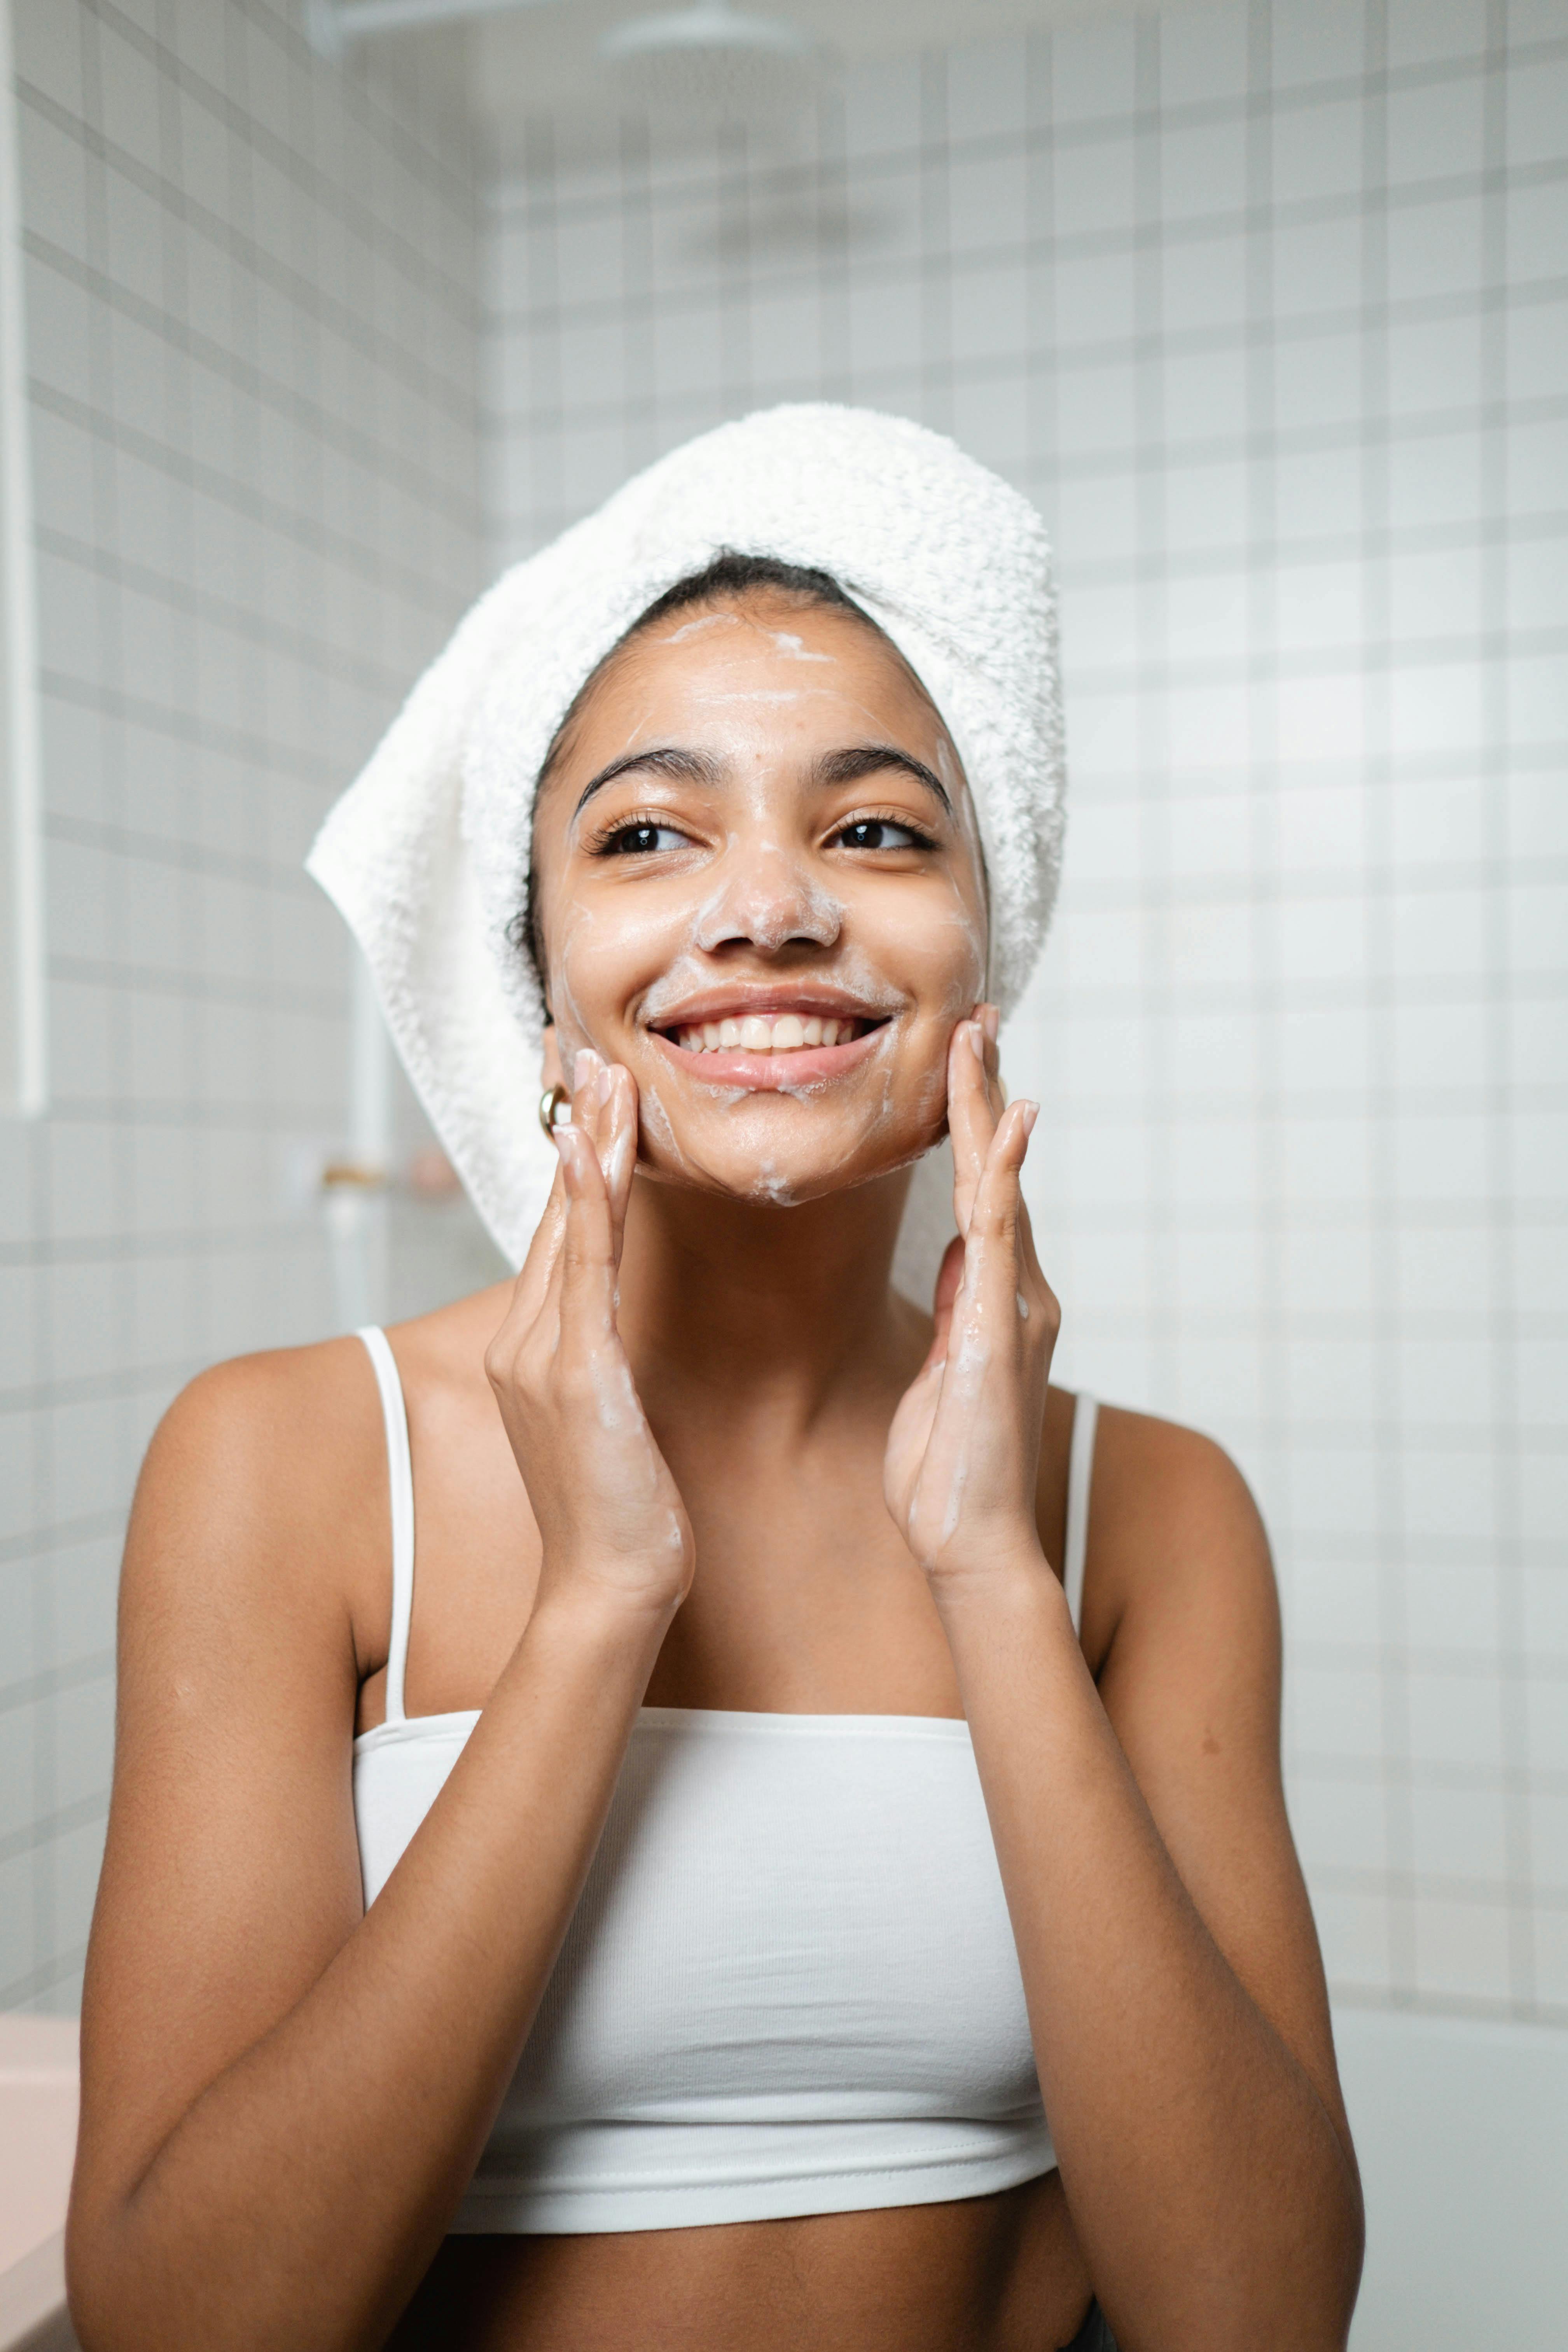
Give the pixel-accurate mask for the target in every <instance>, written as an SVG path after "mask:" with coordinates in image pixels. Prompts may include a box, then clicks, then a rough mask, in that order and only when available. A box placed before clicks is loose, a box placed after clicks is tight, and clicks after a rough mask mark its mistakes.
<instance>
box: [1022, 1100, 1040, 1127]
mask: <svg viewBox="0 0 1568 2352" xmlns="http://www.w3.org/2000/svg"><path fill="white" fill-rule="evenodd" d="M1039 1115H1040V1106H1039V1104H1038V1103H1037V1102H1027V1101H1026V1103H1025V1104H1024V1133H1025V1134H1026V1135H1033V1133H1034V1131H1035V1121H1036V1120H1037V1118H1038V1117H1039Z"/></svg>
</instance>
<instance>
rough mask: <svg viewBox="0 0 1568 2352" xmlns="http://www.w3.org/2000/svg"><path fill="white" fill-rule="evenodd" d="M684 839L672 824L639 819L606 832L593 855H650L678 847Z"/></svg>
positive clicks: (684, 836)
mask: <svg viewBox="0 0 1568 2352" xmlns="http://www.w3.org/2000/svg"><path fill="white" fill-rule="evenodd" d="M685 840H686V835H684V834H683V833H678V832H677V831H676V829H675V827H674V825H672V824H648V823H647V821H646V820H644V819H639V820H638V821H637V822H636V823H635V824H622V825H617V826H616V830H615V832H614V833H611V834H606V835H605V839H604V840H603V841H602V842H601V843H600V844H599V846H598V849H597V851H596V852H595V855H596V856H600V857H651V856H657V854H658V851H659V850H661V849H679V848H680V847H681V846H682V845H683V844H684V842H685Z"/></svg>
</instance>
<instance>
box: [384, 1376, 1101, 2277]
mask: <svg viewBox="0 0 1568 2352" xmlns="http://www.w3.org/2000/svg"><path fill="white" fill-rule="evenodd" d="M360 1336H361V1338H362V1339H363V1341H364V1344H365V1346H366V1348H367V1349H369V1351H370V1356H371V1360H372V1362H373V1363H374V1367H375V1374H376V1380H377V1381H378V1383H379V1386H380V1390H381V1400H382V1406H383V1411H384V1416H385V1422H386V1446H387V1459H388V1465H389V1469H390V1475H391V1484H392V1592H393V1601H392V1640H391V1647H390V1651H389V1654H388V1658H387V1669H386V1720H385V1721H384V1723H382V1724H379V1725H378V1726H377V1727H375V1728H374V1730H372V1731H367V1732H365V1733H363V1735H362V1736H361V1737H360V1738H358V1739H356V1740H355V1742H354V1757H353V1802H354V1820H355V1824H356V1827H357V1830H358V1835H359V1850H360V1865H361V1871H362V1874H363V1884H364V1899H365V1902H366V1904H367V1905H368V1904H371V1903H374V1900H375V1898H376V1896H377V1895H379V1894H380V1892H381V1889H382V1888H383V1887H384V1885H385V1884H386V1882H387V1879H388V1878H389V1877H390V1876H391V1874H392V1872H393V1870H394V1869H395V1866H396V1864H397V1862H398V1860H399V1858H400V1856H401V1855H402V1853H403V1851H404V1849H405V1846H406V1845H407V1844H408V1842H409V1840H410V1839H411V1838H412V1837H413V1835H414V1833H415V1832H416V1830H417V1828H418V1827H419V1824H420V1822H422V1821H423V1820H424V1818H425V1816H426V1813H427V1812H428V1811H429V1809H430V1807H431V1805H432V1804H433V1803H434V1801H435V1800H436V1797H437V1793H438V1791H439V1790H440V1788H441V1785H442V1783H443V1782H444V1780H446V1778H447V1773H448V1772H449V1771H450V1770H451V1769H452V1766H453V1764H454V1763H455V1762H456V1760H457V1759H458V1756H459V1755H460V1753H461V1752H462V1748H463V1743H464V1741H465V1740H466V1739H467V1738H468V1735H469V1733H470V1732H471V1731H472V1729H473V1727H474V1726H475V1724H476V1723H477V1722H478V1721H479V1716H478V1713H477V1712H468V1711H466V1712H462V1713H456V1714H448V1715H426V1716H415V1717H409V1716H406V1715H405V1712H404V1703H403V1700H404V1692H403V1685H404V1673H405V1664H406V1661H407V1655H408V1626H409V1618H410V1613H411V1611H412V1607H413V1600H414V1486H413V1476H412V1470H411V1465H410V1460H409V1449H408V1424H407V1419H406V1414H405V1408H404V1401H403V1391H402V1387H401V1384H400V1382H399V1380H398V1375H397V1367H396V1363H395V1360H394V1358H393V1353H392V1349H391V1348H390V1347H389V1346H388V1345H387V1341H386V1339H385V1335H384V1333H383V1332H381V1331H379V1330H374V1329H371V1330H366V1331H363V1332H362V1333H361V1334H360ZM1095 1415H1096V1408H1095V1404H1094V1402H1093V1400H1092V1399H1091V1398H1089V1397H1082V1396H1080V1397H1079V1399H1078V1402H1077V1405H1076V1407H1075V1411H1074V1419H1073V1432H1072V1444H1071V1451H1070V1455H1069V1465H1070V1466H1069V1475H1068V1528H1067V1556H1066V1560H1065V1563H1064V1569H1065V1578H1064V1580H1065V1583H1066V1586H1067V1594H1068V1604H1069V1607H1070V1609H1071V1612H1072V1621H1073V1624H1074V1626H1075V1627H1076V1626H1078V1624H1079V1618H1080V1611H1081V1603H1082V1592H1083V1570H1084V1555H1085V1545H1086V1538H1087V1532H1088V1518H1089V1482H1090V1473H1091V1465H1092V1459H1093V1451H1094V1430H1095ZM1055 2162H1056V2156H1055V2151H1054V2150H1053V2148H1052V2146H1051V2137H1050V2132H1049V2129H1048V2127H1047V2122H1046V2116H1045V2112H1044V2108H1043V2106H1042V2104H1041V2100H1040V2087H1039V2082H1038V2079H1037V2075H1036V2072H1035V2061H1034V2052H1033V2048H1032V2045H1031V2042H1030V2039H1029V2021H1028V2017H1027V2014H1026V2009H1025V2005H1024V1987H1023V1980H1022V1978H1021V1976H1020V1974H1019V1969H1018V1960H1017V1954H1016V1949H1015V1947H1014V1943H1013V1933H1012V1928H1011V1926H1010V1923H1009V1921H1008V1916H1007V1906H1006V1900H1005V1895H1004V1894H1003V1889H1002V1879H1001V1873H1000V1871H999V1869H998V1867H997V1863H996V1855H995V1849H994V1846H993V1844H992V1840H991V1831H990V1825H989V1822H988V1821H987V1819H986V1812H985V1802H984V1795H983V1793H982V1790H981V1787H980V1777H979V1774H978V1771H977V1770H976V1768H975V1762H974V1751H973V1746H972V1744H971V1741H970V1736H969V1727H968V1725H967V1724H965V1723H962V1722H952V1721H950V1720H948V1719H947V1718H945V1717H934V1716H905V1715H763V1714H748V1713H741V1712H732V1711H727V1710H712V1709H693V1708H685V1707H670V1706H645V1707H643V1708H642V1709H641V1710H640V1711H639V1713H638V1715H637V1720H636V1722H635V1723H634V1725H633V1727H632V1732H631V1738H630V1741H629V1744H628V1747H627V1750H626V1759H625V1762H624V1764H623V1766H622V1769H621V1773H620V1777H619V1780H618V1781H617V1783H616V1790H615V1794H614V1796H613V1798H612V1800H611V1803H610V1810H609V1813H608V1816H607V1818H606V1821H605V1829H604V1833H603V1835H602V1836H601V1838H600V1841H599V1845H598V1849H597V1852H596V1853H595V1858H594V1862H593V1864H592V1866H591V1868H590V1870H589V1874H588V1878H587V1882H586V1885H585V1886H584V1892H583V1896H582V1899H581V1901H580V1902H579V1904H578V1906H577V1909H576V1912H575V1914H574V1917H573V1920H572V1924H571V1926H570V1927H569V1929H568V1931H567V1935H566V1938H565V1941H564V1943H563V1947H562V1950H561V1955H560V1958H558V1960H557V1961H556V1964H555V1968H554V1971H553V1973H552V1977H551V1979H550V1982H549V1985H548V1987H547V1988H546V1990H545V1994H544V1998H543V2001H542V2005H541V2008H540V2011H539V2015H538V2017H537V2019H536V2021H535V2023H534V2026H533V2029H532V2032H531V2033H530V2035H529V2038H528V2042H527V2045H526V2047H525V2048H524V2050H523V2053H522V2058H521V2063H520V2064H519V2066H518V2068H517V2072H516V2074H515V2075H514V2076H513V2079H512V2082H511V2084H510V2087H509V2089H508V2091H507V2094H506V2096H505V2098H504V2099H503V2101H502V2103H501V2107H500V2114H499V2116H497V2119H496V2123H495V2127H494V2129H493V2131H492V2132H491V2134H490V2137H489V2142H488V2144H487V2146H486V2147H485V2150H484V2153H483V2155H482V2157H481V2158H480V2160H479V2167H478V2169H477V2171H476V2172H475V2175H474V2179H473V2180H472V2183H471V2184H470V2186H469V2188H468V2192H467V2194H466V2195H465V2197H464V2199H463V2202H462V2204H461V2206H460V2208H459V2209H458V2214H457V2217H456V2219H455V2220H454V2221H453V2222H452V2224H451V2227H452V2229H453V2230H454V2231H458V2232H463V2233H469V2234H471V2233H476V2232H484V2231H505V2232H510V2231H521V2232H536V2231H620V2230H666V2229H679V2228H686V2227H695V2226H700V2225H702V2224H707V2223H712V2222H723V2221H767V2220H776V2219H779V2218H781V2217H783V2216H785V2215H791V2214H802V2213H824V2212H849V2211H858V2210H864V2209H866V2208H868V2207H874V2206H885V2205H923V2204H936V2203H941V2202H943V2201H944V2200H948V2199H952V2198H959V2197H977V2196H983V2195H985V2194H987V2193H989V2192H992V2191H994V2190H997V2189H1009V2188H1013V2187H1016V2185H1017V2184H1018V2183H1019V2182H1020V2181H1024V2180H1029V2179H1034V2178H1036V2177H1037V2175H1038V2174H1040V2173H1044V2172H1048V2171H1050V2170H1051V2168H1052V2167H1053V2166H1054V2165H1055Z"/></svg>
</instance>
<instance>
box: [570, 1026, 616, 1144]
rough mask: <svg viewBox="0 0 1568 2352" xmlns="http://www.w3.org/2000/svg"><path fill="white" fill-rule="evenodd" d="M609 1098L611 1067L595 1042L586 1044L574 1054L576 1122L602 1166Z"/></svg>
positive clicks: (573, 1086) (574, 1112)
mask: <svg viewBox="0 0 1568 2352" xmlns="http://www.w3.org/2000/svg"><path fill="white" fill-rule="evenodd" d="M609 1099H610V1073H609V1070H608V1069H607V1067H606V1066H605V1062H604V1059H603V1057H602V1056H601V1055H598V1054H596V1053H595V1051H594V1048H593V1047H592V1045H584V1046H583V1047H582V1048H581V1049H580V1050H579V1051H578V1052H577V1053H575V1054H574V1055H573V1057H572V1124H573V1126H574V1127H576V1128H581V1129H582V1131H583V1133H584V1135H585V1136H586V1137H587V1139H588V1140H589V1142H590V1143H591V1144H592V1145H593V1147H594V1149H595V1151H597V1152H598V1153H599V1164H600V1166H601V1167H603V1165H604V1152H603V1150H602V1149H601V1137H602V1133H603V1129H604V1124H605V1108H606V1107H607V1105H608V1103H609Z"/></svg>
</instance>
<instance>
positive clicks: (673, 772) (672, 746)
mask: <svg viewBox="0 0 1568 2352" xmlns="http://www.w3.org/2000/svg"><path fill="white" fill-rule="evenodd" d="M883 768H898V769H900V770H901V771H902V772H903V773H904V774H905V775H907V776H912V777H913V778H914V781H915V782H916V783H918V784H923V785H924V786H925V789H926V791H927V792H928V793H931V794H932V796H933V797H934V798H935V800H936V802H937V803H938V805H939V806H940V807H941V808H942V809H943V810H944V811H945V812H946V814H948V815H949V816H951V815H952V801H951V799H950V798H949V797H948V793H947V787H946V786H945V785H944V784H943V782H942V779H941V777H940V776H939V775H937V774H936V773H935V772H934V771H933V770H932V769H931V768H928V767H927V766H926V764H925V761H923V760H917V759H916V758H915V756H914V754H913V753H912V752H911V751H899V750H898V749H897V748H896V747H895V746H894V745H893V744H891V743H854V744H850V745H849V746H847V748H846V749H845V750H844V751H828V752H826V753H825V754H824V755H823V757H822V758H821V759H820V760H818V761H817V762H816V767H815V768H814V769H813V771H812V782H814V783H816V784H819V785H820V784H853V783H858V782H859V780H860V778H861V777H862V776H874V775H876V774H877V773H878V772H879V770H881V769H883ZM637 770H641V771H644V772H647V771H651V772H652V773H653V774H655V775H658V776H671V777H674V778H675V779H677V781H679V782H681V783H688V784H708V785H715V784H721V783H722V782H723V781H724V776H723V769H722V766H721V762H720V761H717V760H714V759H711V758H710V756H709V755H708V753H707V752H706V751H683V750H682V749H681V748H680V746H679V744H677V743H660V744H656V745H654V746H653V747H652V748H651V749H649V750H648V751H626V752H625V753H623V754H622V756H621V758H620V759H618V760H612V761H610V764H609V766H608V767H607V768H601V769H600V770H599V772H598V774H597V775H596V776H590V777H589V779H588V782H586V783H585V784H584V787H583V789H582V791H581V792H580V793H578V795H577V805H576V807H575V808H574V810H573V812H572V814H573V817H574V819H576V818H577V817H579V816H581V814H583V811H584V809H585V808H586V807H587V805H588V803H589V802H590V801H591V800H592V799H593V797H594V794H595V793H598V792H603V790H604V788H605V785H606V784H613V783H614V782H615V781H616V777H617V776H625V775H629V774H631V773H632V772H634V771H637Z"/></svg>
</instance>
